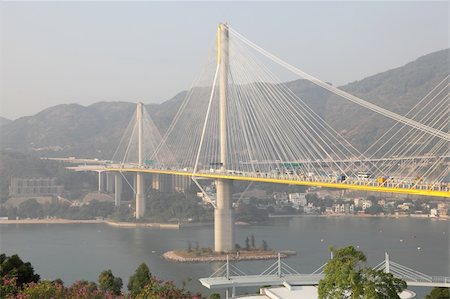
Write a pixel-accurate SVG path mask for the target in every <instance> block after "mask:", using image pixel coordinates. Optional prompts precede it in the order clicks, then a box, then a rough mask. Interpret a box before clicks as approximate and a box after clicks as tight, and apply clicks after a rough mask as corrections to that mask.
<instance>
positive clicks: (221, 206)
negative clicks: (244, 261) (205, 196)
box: [214, 179, 234, 252]
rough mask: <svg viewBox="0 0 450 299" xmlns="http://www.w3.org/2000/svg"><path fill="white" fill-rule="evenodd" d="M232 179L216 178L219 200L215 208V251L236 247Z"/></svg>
mask: <svg viewBox="0 0 450 299" xmlns="http://www.w3.org/2000/svg"><path fill="white" fill-rule="evenodd" d="M232 188H233V183H232V181H230V180H222V179H221V180H216V190H217V202H216V209H215V210H214V251H216V252H223V251H231V250H233V249H234V215H233V207H232V198H231V195H232Z"/></svg>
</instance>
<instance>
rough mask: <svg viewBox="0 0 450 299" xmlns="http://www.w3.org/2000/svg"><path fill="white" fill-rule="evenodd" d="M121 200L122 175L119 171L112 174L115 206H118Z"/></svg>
mask: <svg viewBox="0 0 450 299" xmlns="http://www.w3.org/2000/svg"><path fill="white" fill-rule="evenodd" d="M121 201H122V176H121V174H120V173H119V174H116V175H115V176H114V205H115V206H116V207H119V206H120V202H121Z"/></svg>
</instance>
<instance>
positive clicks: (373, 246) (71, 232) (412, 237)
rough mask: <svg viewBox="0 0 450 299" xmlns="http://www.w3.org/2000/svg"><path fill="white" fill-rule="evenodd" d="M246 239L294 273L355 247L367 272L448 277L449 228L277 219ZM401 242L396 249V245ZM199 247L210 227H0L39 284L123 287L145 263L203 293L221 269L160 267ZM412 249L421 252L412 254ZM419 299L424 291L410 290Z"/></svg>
mask: <svg viewBox="0 0 450 299" xmlns="http://www.w3.org/2000/svg"><path fill="white" fill-rule="evenodd" d="M251 234H253V235H254V236H255V239H256V243H257V245H259V246H260V244H261V241H262V240H263V239H264V240H266V241H267V243H268V245H269V247H271V248H274V249H291V250H296V251H297V252H298V255H297V256H294V257H291V258H289V259H287V260H286V262H287V263H288V264H289V265H290V266H291V267H293V268H294V269H296V270H297V271H298V272H302V273H309V272H312V271H314V270H315V269H317V268H318V267H320V266H321V265H322V264H323V263H324V262H326V260H327V258H328V257H329V253H328V250H327V248H328V246H330V245H335V246H345V245H354V246H359V248H360V249H361V250H362V251H364V252H365V254H366V255H367V257H368V263H369V264H370V265H375V264H378V262H380V261H381V260H382V259H383V258H384V252H385V251H387V252H388V253H389V254H390V257H391V260H393V261H395V262H397V263H400V264H403V265H405V266H408V267H410V268H413V269H416V270H419V271H422V272H424V273H426V274H430V275H446V276H449V275H450V270H449V264H450V263H449V247H450V246H449V234H450V229H449V222H447V221H437V220H431V219H410V218H400V219H391V218H352V217H348V218H344V217H342V218H341V217H340V218H338V217H331V218H325V217H299V218H291V219H277V220H275V221H274V223H272V224H271V225H268V226H238V227H237V231H236V241H237V242H239V243H240V244H241V246H244V244H245V242H244V241H245V237H246V236H250V235H251ZM400 240H403V241H400ZM188 241H191V242H192V243H193V244H194V243H195V242H196V241H198V242H199V244H200V246H202V247H211V246H212V243H213V228H212V226H205V227H195V228H185V229H182V230H160V229H152V228H117V227H111V226H108V225H106V224H48V225H26V224H20V225H11V224H9V225H0V251H1V252H5V253H7V254H13V253H18V254H19V255H20V256H21V257H22V258H23V259H24V260H26V261H30V262H31V263H32V264H33V265H34V267H35V270H36V271H37V272H38V273H39V274H41V276H42V278H46V279H56V278H61V279H62V280H63V281H64V282H66V284H71V283H72V282H73V281H74V280H76V279H86V280H97V277H98V274H99V273H100V272H101V271H102V270H105V269H111V270H112V271H113V273H114V274H115V275H118V276H120V277H122V279H124V282H125V284H126V283H127V280H128V277H129V276H130V275H131V274H132V273H133V272H134V270H135V269H136V267H137V266H138V265H139V264H140V263H142V262H145V263H147V265H149V267H150V270H151V272H152V273H153V274H155V275H156V276H158V277H160V278H162V279H169V280H174V281H175V282H176V283H177V284H178V285H181V283H182V281H183V280H186V279H189V278H191V279H192V280H191V281H190V282H189V283H188V288H189V289H191V290H194V291H201V292H202V293H208V292H207V290H206V289H204V288H203V287H202V286H201V285H200V284H199V283H198V280H197V279H198V278H199V277H207V276H209V275H210V274H212V273H213V272H214V271H215V270H216V269H217V268H218V267H219V266H221V263H211V264H177V263H170V262H166V261H164V260H162V259H161V258H160V255H161V254H162V253H163V252H165V251H168V250H171V249H176V248H187V242H188ZM418 247H420V248H421V249H420V250H418ZM271 263H273V261H253V262H240V263H238V264H237V267H238V268H240V269H241V270H243V271H244V272H246V273H249V274H257V273H260V272H262V271H263V270H264V269H265V268H266V267H268V266H269V265H270V264H271ZM413 290H414V291H416V292H417V293H418V298H423V297H424V294H425V293H427V292H429V290H428V289H413Z"/></svg>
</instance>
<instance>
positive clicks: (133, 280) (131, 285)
mask: <svg viewBox="0 0 450 299" xmlns="http://www.w3.org/2000/svg"><path fill="white" fill-rule="evenodd" d="M150 280H151V273H150V270H149V268H148V266H147V265H146V264H145V263H142V264H140V265H139V267H138V268H137V269H136V271H135V272H134V274H133V275H132V276H131V277H130V280H129V282H128V286H127V287H128V290H129V291H130V295H131V296H132V297H133V298H134V297H136V295H138V294H139V293H141V290H142V289H143V288H144V287H145V286H146V285H147V284H148V283H149V282H150Z"/></svg>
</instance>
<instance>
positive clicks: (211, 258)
mask: <svg viewBox="0 0 450 299" xmlns="http://www.w3.org/2000/svg"><path fill="white" fill-rule="evenodd" d="M278 254H280V258H287V257H289V256H292V255H296V254H297V252H295V251H291V250H285V251H280V252H275V251H272V252H270V253H261V252H257V253H251V252H250V253H244V254H243V253H242V252H241V253H240V254H236V253H230V254H226V253H223V254H212V255H204V256H195V257H186V256H183V253H182V252H181V251H176V250H171V251H167V252H165V253H164V254H163V255H162V258H163V259H165V260H167V261H170V262H177V263H213V262H226V261H227V257H228V260H229V261H252V260H275V259H278Z"/></svg>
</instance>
